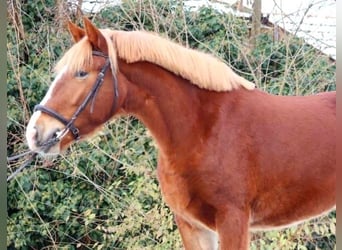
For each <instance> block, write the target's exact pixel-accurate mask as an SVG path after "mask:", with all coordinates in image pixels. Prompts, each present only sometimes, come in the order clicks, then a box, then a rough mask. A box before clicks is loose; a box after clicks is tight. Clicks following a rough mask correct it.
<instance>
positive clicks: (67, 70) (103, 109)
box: [26, 19, 120, 154]
mask: <svg viewBox="0 0 342 250" xmlns="http://www.w3.org/2000/svg"><path fill="white" fill-rule="evenodd" d="M84 24H85V29H81V28H79V27H77V26H76V25H74V24H72V23H69V30H70V33H71V34H72V36H73V38H74V41H75V42H76V44H75V45H74V46H73V47H72V48H71V49H70V50H69V51H68V52H67V53H66V54H65V55H64V56H63V57H62V59H61V60H60V62H59V63H58V64H57V65H56V72H57V76H56V78H55V80H54V81H53V83H52V84H51V86H50V88H49V90H48V92H47V93H46V95H45V97H44V98H43V100H42V101H41V103H40V104H39V105H37V106H36V107H35V110H34V113H33V115H32V117H31V119H30V121H29V124H28V126H27V130H26V138H27V142H28V145H29V147H30V149H31V150H33V151H36V152H40V153H45V154H58V153H60V152H61V151H62V150H63V149H65V148H66V147H67V146H68V145H70V144H71V143H72V142H73V141H75V140H78V139H80V138H85V137H87V136H89V135H90V134H92V133H93V132H94V131H96V129H97V128H99V127H101V125H102V124H104V123H105V122H106V121H108V120H109V119H110V118H111V117H112V116H113V115H114V114H115V112H116V111H117V110H118V109H119V105H120V104H119V98H118V92H119V91H118V88H119V87H118V82H117V79H116V72H115V67H116V58H114V56H111V54H112V55H113V53H111V52H113V51H111V48H109V46H108V38H106V37H105V36H104V35H103V34H102V33H101V32H100V31H99V30H98V29H97V28H96V27H95V26H94V25H93V24H92V23H91V22H90V21H89V20H87V19H85V20H84Z"/></svg>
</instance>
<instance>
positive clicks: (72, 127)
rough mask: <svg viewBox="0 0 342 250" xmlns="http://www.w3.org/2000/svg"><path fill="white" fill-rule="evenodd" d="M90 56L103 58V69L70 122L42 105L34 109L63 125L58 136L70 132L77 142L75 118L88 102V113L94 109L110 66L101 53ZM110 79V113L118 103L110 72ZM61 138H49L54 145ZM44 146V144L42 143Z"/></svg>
mask: <svg viewBox="0 0 342 250" xmlns="http://www.w3.org/2000/svg"><path fill="white" fill-rule="evenodd" d="M92 54H93V55H94V56H100V57H104V58H106V62H105V64H104V65H103V67H102V68H101V70H100V72H99V74H98V75H97V78H96V81H95V83H94V85H93V87H92V89H91V91H90V92H89V93H88V95H87V96H86V97H85V99H84V101H83V102H82V104H81V105H80V106H79V107H78V108H77V110H76V111H75V113H74V114H73V115H72V117H71V118H70V120H68V119H66V118H65V117H63V116H62V115H60V114H59V113H57V112H56V111H54V110H53V109H51V108H48V107H45V106H43V105H40V104H38V105H36V106H35V107H34V110H33V111H34V112H35V111H42V112H44V113H46V114H48V115H50V116H52V117H53V118H55V119H57V120H58V121H60V122H61V123H63V124H64V125H65V128H64V129H63V132H62V133H60V135H63V136H64V135H65V134H66V133H67V132H68V131H70V132H71V133H72V134H73V136H74V139H75V140H79V139H80V131H79V129H78V128H77V127H76V126H75V125H74V122H75V120H76V119H77V117H78V116H79V115H80V113H81V112H82V111H83V110H84V109H85V107H86V106H87V105H88V103H89V102H90V101H92V103H91V107H90V112H91V113H92V112H93V107H94V101H95V98H96V95H97V92H98V90H99V89H100V87H101V85H102V83H103V80H104V76H105V73H106V71H107V70H108V68H109V66H110V60H109V57H108V56H107V55H105V54H103V53H102V52H99V51H93V52H92ZM112 77H113V89H114V102H113V107H112V113H113V112H114V111H115V110H116V108H117V107H116V106H117V102H118V96H119V93H118V84H117V79H116V76H115V75H114V72H112ZM61 137H62V136H56V137H55V138H50V141H53V142H54V143H56V142H57V141H59V140H60V138H61ZM44 144H46V143H44Z"/></svg>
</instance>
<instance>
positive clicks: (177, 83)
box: [119, 62, 203, 155]
mask: <svg viewBox="0 0 342 250" xmlns="http://www.w3.org/2000/svg"><path fill="white" fill-rule="evenodd" d="M119 68H120V72H121V73H122V74H123V75H124V76H125V77H126V79H127V80H128V81H129V82H127V84H126V86H127V96H126V100H125V105H124V109H125V111H126V112H127V113H129V114H133V115H134V116H136V117H137V118H139V119H140V120H141V121H142V122H143V123H144V124H145V126H146V127H147V128H148V129H149V131H150V132H151V134H152V135H153V137H154V138H155V140H156V141H157V144H158V147H159V149H160V151H161V153H164V154H165V155H172V154H178V153H184V152H189V150H191V148H192V147H193V146H194V145H192V143H194V142H195V141H196V140H197V139H196V138H195V137H198V136H200V134H201V132H202V131H203V128H202V127H201V126H202V124H201V123H200V122H199V121H200V120H201V119H203V117H201V107H200V105H201V103H200V101H199V96H198V93H197V92H198V91H200V90H199V89H198V88H197V87H195V86H193V85H192V84H189V83H188V82H187V81H185V80H183V79H180V78H178V77H176V76H174V75H173V74H171V73H169V72H167V71H165V70H163V69H161V68H159V67H157V66H155V65H152V64H149V63H134V64H126V63H123V62H121V63H120V67H119Z"/></svg>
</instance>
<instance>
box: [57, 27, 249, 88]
mask: <svg viewBox="0 0 342 250" xmlns="http://www.w3.org/2000/svg"><path fill="white" fill-rule="evenodd" d="M101 32H102V34H103V35H104V36H105V38H106V41H107V44H108V48H109V53H108V54H109V57H110V59H111V65H112V69H113V72H115V69H116V68H117V67H116V66H117V61H116V60H117V58H116V56H119V58H121V59H123V60H125V61H126V62H127V63H133V62H138V61H147V62H151V63H154V64H157V65H159V66H161V67H163V68H165V69H167V70H169V71H171V72H173V73H175V74H176V75H180V76H181V77H183V78H185V79H187V80H189V81H190V82H191V83H193V84H195V85H197V86H198V87H200V88H204V89H208V90H214V91H231V90H233V89H237V88H239V87H240V86H243V87H244V88H246V89H249V90H251V89H254V88H255V85H254V84H253V83H252V82H250V81H248V80H246V79H244V78H243V77H240V76H239V75H237V74H236V73H235V72H234V71H233V70H232V69H231V68H230V67H229V66H228V65H227V64H225V63H224V62H222V61H221V60H219V59H217V58H215V57H213V56H211V55H209V54H206V53H203V52H199V51H196V50H193V49H188V48H185V47H183V46H181V45H178V44H176V43H174V42H171V41H169V40H168V39H165V38H162V37H160V36H158V35H155V34H153V33H149V32H144V31H112V30H109V29H101ZM91 53H92V51H91V45H90V44H89V42H88V40H87V38H86V37H85V38H83V39H82V40H81V41H79V42H78V43H76V44H75V45H74V46H73V47H71V49H70V50H69V51H68V52H67V53H66V54H65V55H64V56H63V57H62V59H61V60H60V61H59V62H58V63H57V65H56V70H59V69H61V68H62V66H64V65H68V69H69V70H70V71H72V72H74V71H76V70H79V69H84V68H88V67H90V66H91V64H92V55H91ZM116 53H117V54H116Z"/></svg>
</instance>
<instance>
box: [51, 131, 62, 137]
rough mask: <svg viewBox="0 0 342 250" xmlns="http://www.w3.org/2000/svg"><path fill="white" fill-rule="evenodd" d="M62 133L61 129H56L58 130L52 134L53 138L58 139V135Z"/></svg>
mask: <svg viewBox="0 0 342 250" xmlns="http://www.w3.org/2000/svg"><path fill="white" fill-rule="evenodd" d="M60 132H61V130H60V129H56V130H55V131H54V132H53V133H52V136H51V138H56V137H58V135H59V133H60Z"/></svg>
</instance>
